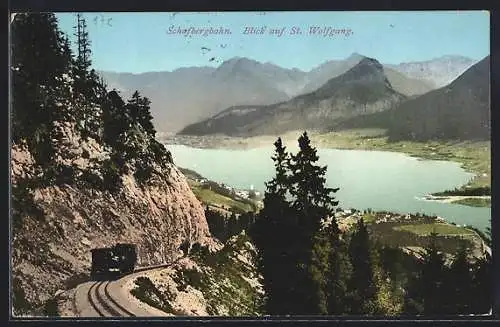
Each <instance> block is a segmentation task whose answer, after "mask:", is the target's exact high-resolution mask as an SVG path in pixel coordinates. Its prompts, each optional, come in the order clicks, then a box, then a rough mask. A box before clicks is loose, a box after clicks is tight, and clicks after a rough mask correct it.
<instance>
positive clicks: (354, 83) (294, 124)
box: [179, 58, 406, 135]
mask: <svg viewBox="0 0 500 327" xmlns="http://www.w3.org/2000/svg"><path fill="white" fill-rule="evenodd" d="M405 98H406V96H404V95H402V94H400V93H399V92H397V91H395V90H394V89H393V88H392V86H391V83H390V82H389V80H388V78H387V76H386V75H385V72H384V68H383V66H382V65H381V64H380V63H379V62H378V61H377V60H375V59H372V58H364V59H362V60H361V61H360V62H359V63H358V64H357V65H356V66H354V67H352V68H351V69H350V70H348V71H347V72H346V73H344V74H342V75H340V76H337V77H334V78H332V79H330V80H329V81H327V82H326V83H325V84H324V85H323V86H322V87H320V88H318V89H317V90H315V91H313V92H309V93H306V94H302V95H299V96H296V97H294V98H292V99H290V100H288V101H282V102H278V103H275V104H271V105H264V106H252V105H247V106H232V107H229V108H228V109H226V110H223V111H222V112H220V113H219V114H217V115H215V116H213V117H212V118H209V119H207V120H204V121H202V122H199V123H195V124H192V125H189V126H187V127H186V128H184V129H183V130H182V131H181V132H180V133H179V134H194V135H204V134H211V133H217V132H222V133H224V134H226V135H256V134H260V133H269V132H270V133H280V132H284V131H287V130H292V129H303V128H313V129H315V128H323V127H325V126H326V125H325V124H327V122H328V121H331V120H333V119H338V118H340V117H350V116H352V115H355V114H360V113H364V114H366V113H369V112H377V111H383V110H387V109H388V108H390V107H391V106H392V105H394V104H395V103H398V102H401V101H403V100H404V99H405Z"/></svg>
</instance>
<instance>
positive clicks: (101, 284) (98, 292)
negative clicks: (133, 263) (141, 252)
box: [87, 259, 180, 317]
mask: <svg viewBox="0 0 500 327" xmlns="http://www.w3.org/2000/svg"><path fill="white" fill-rule="evenodd" d="M179 260H180V259H177V260H175V261H174V262H172V263H168V264H160V265H155V266H147V267H140V268H136V269H135V270H134V272H133V274H135V273H138V272H143V271H147V270H153V269H158V268H164V267H168V266H171V265H172V264H174V263H175V262H177V261H179ZM125 276H126V275H125ZM125 276H122V278H123V277H125ZM112 282H113V281H109V280H105V281H95V282H93V284H92V285H91V286H90V288H89V290H88V292H87V301H88V302H89V303H90V305H91V306H92V309H93V310H94V311H95V312H96V313H97V314H98V315H99V316H100V317H136V315H135V314H134V313H133V312H131V311H130V310H127V309H126V308H125V307H123V306H122V305H121V304H120V303H118V302H117V301H116V300H115V299H114V298H113V297H112V296H111V294H110V292H109V289H108V287H109V285H110V284H111V283H112Z"/></svg>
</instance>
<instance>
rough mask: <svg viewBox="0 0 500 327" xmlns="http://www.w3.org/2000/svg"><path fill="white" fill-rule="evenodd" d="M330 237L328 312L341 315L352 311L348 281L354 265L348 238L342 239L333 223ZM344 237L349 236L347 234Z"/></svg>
mask: <svg viewBox="0 0 500 327" xmlns="http://www.w3.org/2000/svg"><path fill="white" fill-rule="evenodd" d="M326 231H327V233H328V235H329V237H330V254H329V257H328V271H327V275H326V282H327V284H326V295H327V303H328V314H331V315H341V314H349V313H351V308H350V305H349V303H348V298H347V295H348V292H349V288H348V286H349V285H348V283H349V279H350V276H351V274H352V265H351V262H350V260H349V254H348V247H347V244H348V240H347V239H341V238H340V237H339V235H338V234H336V232H335V230H331V225H329V226H328V228H327V230H326ZM344 237H347V235H345V236H344Z"/></svg>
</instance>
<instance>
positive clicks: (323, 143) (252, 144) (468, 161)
mask: <svg viewBox="0 0 500 327" xmlns="http://www.w3.org/2000/svg"><path fill="white" fill-rule="evenodd" d="M301 133H302V132H301V131H291V132H287V133H284V134H282V135H281V136H280V137H281V138H282V140H283V143H284V144H285V145H286V146H288V147H290V145H291V144H293V143H295V142H296V140H297V138H298V137H299V135H300V134H301ZM309 135H310V138H311V141H312V142H313V143H315V146H316V147H317V148H326V149H338V150H363V151H381V152H394V153H403V154H405V155H408V156H410V157H413V158H418V159H419V160H440V161H441V160H444V161H451V162H456V163H458V164H460V165H461V168H463V169H464V170H465V171H466V172H468V173H471V174H474V177H473V178H472V179H471V180H470V181H469V182H468V183H466V184H464V185H461V186H460V187H459V189H461V190H464V189H468V188H474V187H484V186H486V187H491V179H490V178H489V176H490V175H491V153H490V151H489V142H455V143H451V142H425V143H422V142H420V143H419V142H395V143H389V142H388V141H387V138H386V137H384V136H383V131H382V130H349V131H344V132H331V133H318V132H314V131H312V132H310V133H309ZM277 138H278V136H275V135H261V136H252V137H231V136H227V135H221V134H214V135H207V136H188V135H173V136H170V137H167V138H165V140H162V142H163V143H170V144H180V145H185V146H189V147H194V148H200V149H227V150H246V149H253V148H258V147H263V146H269V145H272V144H273V143H274V142H275V141H276V139H277ZM464 149H466V150H467V149H468V150H472V151H473V153H472V155H468V154H467V153H463V151H464ZM486 150H488V151H486ZM484 152H488V153H484ZM476 153H479V155H478V154H476ZM483 157H484V158H483ZM477 158H479V159H477ZM449 195H458V194H449ZM456 200H457V201H461V203H459V204H462V205H468V206H472V207H491V204H488V202H487V201H475V202H467V200H465V199H456ZM476 200H477V199H476ZM490 202H491V201H490ZM449 203H453V202H449Z"/></svg>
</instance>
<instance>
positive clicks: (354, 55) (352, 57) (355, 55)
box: [346, 52, 366, 60]
mask: <svg viewBox="0 0 500 327" xmlns="http://www.w3.org/2000/svg"><path fill="white" fill-rule="evenodd" d="M363 58H366V56H363V55H362V54H360V53H358V52H353V53H351V54H350V55H349V57H347V59H346V60H362V59H363Z"/></svg>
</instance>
